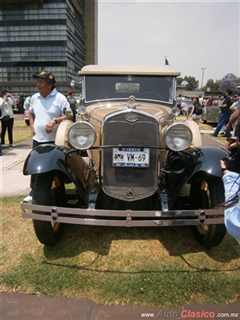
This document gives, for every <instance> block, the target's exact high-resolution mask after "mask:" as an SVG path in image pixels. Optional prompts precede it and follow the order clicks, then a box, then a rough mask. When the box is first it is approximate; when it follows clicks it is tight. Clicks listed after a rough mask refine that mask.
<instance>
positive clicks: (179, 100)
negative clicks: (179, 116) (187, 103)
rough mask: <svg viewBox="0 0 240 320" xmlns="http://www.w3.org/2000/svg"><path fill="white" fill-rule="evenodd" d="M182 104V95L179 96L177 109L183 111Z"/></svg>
mask: <svg viewBox="0 0 240 320" xmlns="http://www.w3.org/2000/svg"><path fill="white" fill-rule="evenodd" d="M181 104H182V95H181V94H179V96H178V97H177V99H176V107H178V108H179V110H181Z"/></svg>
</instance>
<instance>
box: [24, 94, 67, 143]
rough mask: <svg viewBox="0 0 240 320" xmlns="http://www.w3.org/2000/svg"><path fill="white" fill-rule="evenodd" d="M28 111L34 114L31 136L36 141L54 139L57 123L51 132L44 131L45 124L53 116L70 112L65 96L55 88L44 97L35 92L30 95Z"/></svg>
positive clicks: (57, 116)
mask: <svg viewBox="0 0 240 320" xmlns="http://www.w3.org/2000/svg"><path fill="white" fill-rule="evenodd" d="M29 111H30V112H31V113H33V114H34V115H35V120H34V130H35V135H34V137H33V139H34V140H36V141H37V142H49V141H55V136H56V132H57V128H58V125H55V126H54V127H53V131H52V132H51V133H47V132H46V131H45V127H46V124H47V123H48V122H49V121H51V120H52V119H53V118H59V117H62V116H63V115H64V114H65V112H66V111H67V112H69V113H70V114H72V110H71V108H70V106H69V103H68V101H67V98H66V97H65V96H64V95H63V94H61V93H60V92H58V91H57V90H56V88H54V89H53V91H52V92H51V93H50V94H49V95H48V96H47V97H46V98H44V97H42V96H41V95H40V93H36V94H34V95H33V96H32V97H31V100H30V107H29Z"/></svg>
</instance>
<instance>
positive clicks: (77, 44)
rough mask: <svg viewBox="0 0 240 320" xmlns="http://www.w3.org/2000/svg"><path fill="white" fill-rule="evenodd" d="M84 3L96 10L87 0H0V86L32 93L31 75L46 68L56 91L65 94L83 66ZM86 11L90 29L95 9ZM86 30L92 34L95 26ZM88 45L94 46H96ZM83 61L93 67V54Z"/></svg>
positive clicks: (94, 21) (94, 59)
mask: <svg viewBox="0 0 240 320" xmlns="http://www.w3.org/2000/svg"><path fill="white" fill-rule="evenodd" d="M88 1H89V2H94V4H95V7H96V2H95V1H90V0H86V1H84V0H72V1H71V0H57V1H56V0H25V1H17V0H6V1H5V0H1V1H0V41H1V47H0V87H2V89H8V90H10V91H11V92H22V93H23V94H33V93H35V92H36V83H35V81H34V80H33V78H32V75H33V74H34V73H38V72H40V71H41V70H49V71H52V73H53V74H54V76H55V78H56V80H57V89H58V90H59V91H60V92H62V93H66V92H67V90H68V89H69V88H70V85H69V84H70V81H71V80H72V79H74V80H78V75H77V72H78V70H80V69H81V68H82V67H83V66H84V65H85V64H86V61H85V52H86V48H85V38H86V30H85V29H84V28H85V24H84V10H85V9H86V7H87V5H88ZM87 9H88V10H87V12H88V17H89V12H90V15H92V16H91V18H92V21H93V24H94V25H96V20H97V16H96V14H97V13H96V10H91V8H90V10H89V7H87ZM90 20H91V19H90ZM89 30H91V31H90V32H94V33H95V32H96V28H89ZM88 36H89V35H88ZM89 38H91V35H90V36H89ZM93 38H96V34H95V35H93ZM90 45H93V46H96V42H94V43H91V44H90ZM91 50H92V48H91ZM94 51H96V48H94ZM88 63H92V64H95V63H97V61H96V58H95V56H92V58H91V57H90V61H88Z"/></svg>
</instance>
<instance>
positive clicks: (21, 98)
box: [19, 94, 25, 114]
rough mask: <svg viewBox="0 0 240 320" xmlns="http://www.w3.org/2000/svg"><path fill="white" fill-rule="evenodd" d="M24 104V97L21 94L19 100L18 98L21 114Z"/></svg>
mask: <svg viewBox="0 0 240 320" xmlns="http://www.w3.org/2000/svg"><path fill="white" fill-rule="evenodd" d="M24 102H25V96H24V95H23V94H21V95H20V98H19V106H20V112H21V114H23V113H24Z"/></svg>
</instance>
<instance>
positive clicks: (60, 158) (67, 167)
mask: <svg viewBox="0 0 240 320" xmlns="http://www.w3.org/2000/svg"><path fill="white" fill-rule="evenodd" d="M66 151H67V150H66V149H65V148H63V147H59V146H55V145H47V144H46V145H40V146H38V147H36V148H35V149H33V150H32V151H31V152H30V153H29V155H28V157H27V159H26V160H25V163H24V166H23V174H24V175H30V174H40V173H46V172H50V171H55V170H59V171H62V172H63V173H64V174H65V175H66V176H67V177H68V178H69V179H70V180H71V181H73V182H75V183H76V177H77V178H78V180H79V181H80V182H81V185H82V186H83V187H84V188H85V186H86V180H87V177H88V173H89V169H88V166H87V164H86V162H85V161H84V160H83V159H82V157H81V156H80V155H79V154H78V153H77V152H73V153H71V154H70V155H66Z"/></svg>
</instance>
